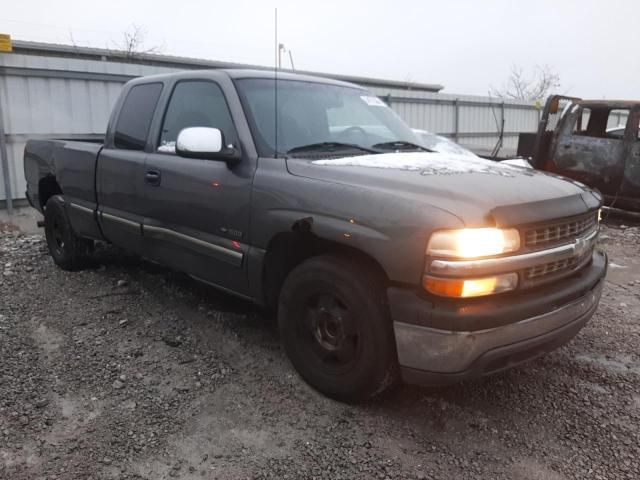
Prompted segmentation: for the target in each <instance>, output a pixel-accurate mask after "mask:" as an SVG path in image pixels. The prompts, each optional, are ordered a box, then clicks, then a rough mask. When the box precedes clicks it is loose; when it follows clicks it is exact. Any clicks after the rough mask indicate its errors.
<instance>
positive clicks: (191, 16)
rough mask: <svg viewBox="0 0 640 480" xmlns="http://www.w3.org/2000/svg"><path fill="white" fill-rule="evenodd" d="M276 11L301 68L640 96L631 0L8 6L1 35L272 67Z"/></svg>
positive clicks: (77, 1)
mask: <svg viewBox="0 0 640 480" xmlns="http://www.w3.org/2000/svg"><path fill="white" fill-rule="evenodd" d="M275 6H277V7H278V16H279V38H280V41H281V42H282V43H284V44H285V45H286V46H287V47H288V48H289V49H291V51H292V53H293V60H294V63H295V66H296V68H298V69H304V70H314V71H322V72H331V73H342V74H352V75H361V76H373V77H380V78H388V79H394V80H404V81H413V82H423V83H438V84H442V85H444V86H445V90H444V91H446V92H450V93H461V94H479V95H486V93H487V91H488V90H489V88H490V87H491V86H494V87H500V86H501V85H503V84H504V83H505V81H506V79H507V78H508V76H509V67H510V65H512V64H515V65H519V66H521V67H522V68H524V69H525V71H532V70H533V69H534V68H535V66H536V65H549V66H550V67H551V68H553V69H554V70H555V71H556V72H557V73H558V74H559V75H560V80H561V84H562V86H561V90H562V92H566V93H570V94H572V95H576V96H583V97H593V98H633V99H638V98H640V82H639V79H640V55H638V50H639V48H640V26H639V23H638V22H639V20H640V1H639V0H626V1H623V0H608V1H595V0H586V1H585V0H556V1H552V0H535V1H528V0H527V1H525V0H520V1H515V0H514V1H506V0H505V1H501V0H484V1H474V0H459V1H455V0H450V1H448V2H443V1H441V0H440V1H430V0H413V1H409V0H405V1H401V0H396V1H381V0H368V1H350V0H342V1H333V0H316V1H313V2H309V1H303V0H298V1H280V2H272V1H258V0H254V1H242V0H235V1H232V2H230V1H224V2H221V1H216V0H181V1H175V0H172V1H169V0H154V1H140V0H135V1H134V0H129V1H123V0H110V1H109V2H92V1H87V0H57V1H56V2H52V1H51V0H20V1H9V0H4V1H3V2H2V7H1V8H0V33H9V34H11V35H12V36H13V37H14V38H16V39H21V40H34V41H42V42H55V43H67V44H68V43H70V42H71V36H72V35H73V39H74V41H75V43H76V44H77V45H87V46H93V47H109V48H113V47H114V46H115V44H116V43H118V42H119V41H121V37H122V32H123V31H125V30H127V29H128V28H130V26H131V25H132V24H137V25H140V26H143V27H144V28H145V29H146V31H147V35H146V45H147V47H151V46H156V45H163V46H164V48H163V51H162V52H163V53H165V54H172V55H182V56H189V57H198V58H207V59H214V60H227V61H234V62H242V63H253V64H260V65H273V62H274V33H273V32H274V24H273V23H274V22H273V19H274V10H273V9H274V7H275ZM285 65H288V64H285Z"/></svg>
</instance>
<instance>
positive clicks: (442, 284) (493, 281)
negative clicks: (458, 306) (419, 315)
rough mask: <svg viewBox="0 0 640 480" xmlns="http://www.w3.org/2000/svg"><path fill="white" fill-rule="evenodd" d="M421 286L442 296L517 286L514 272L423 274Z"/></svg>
mask: <svg viewBox="0 0 640 480" xmlns="http://www.w3.org/2000/svg"><path fill="white" fill-rule="evenodd" d="M422 286H423V287H424V289H425V290H427V291H428V292H430V293H433V294H434V295H440V296H442V297H460V298H471V297H481V296H483V295H492V294H495V293H502V292H508V291H509V290H515V288H516V287H517V286H518V275H517V274H516V273H504V274H502V275H495V276H492V277H485V278H473V279H468V278H467V279H460V278H437V277H430V276H428V275H425V276H424V277H423V278H422Z"/></svg>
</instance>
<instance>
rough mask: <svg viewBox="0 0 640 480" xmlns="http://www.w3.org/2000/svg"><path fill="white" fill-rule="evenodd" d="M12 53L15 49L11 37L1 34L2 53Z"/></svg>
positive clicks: (0, 47)
mask: <svg viewBox="0 0 640 480" xmlns="http://www.w3.org/2000/svg"><path fill="white" fill-rule="evenodd" d="M11 51H13V47H12V46H11V35H7V34H6V33H0V52H11Z"/></svg>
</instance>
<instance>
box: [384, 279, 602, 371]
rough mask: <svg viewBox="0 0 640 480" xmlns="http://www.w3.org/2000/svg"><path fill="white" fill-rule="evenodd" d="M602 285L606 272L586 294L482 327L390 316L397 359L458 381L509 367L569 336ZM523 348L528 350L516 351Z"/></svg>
mask: <svg viewBox="0 0 640 480" xmlns="http://www.w3.org/2000/svg"><path fill="white" fill-rule="evenodd" d="M603 285H604V278H602V279H600V281H599V282H598V283H597V284H596V285H595V286H594V287H593V288H592V289H591V290H589V291H588V292H587V293H586V294H585V295H583V296H582V297H580V298H578V299H577V300H575V301H573V302H570V303H567V304H565V305H563V306H562V307H560V308H557V309H556V310H553V311H551V312H548V313H545V314H542V315H538V316H535V317H531V318H527V319H524V320H521V321H519V322H516V323H512V324H508V325H503V326H500V327H495V328H489V329H485V330H478V331H473V332H466V331H449V330H441V329H436V328H430V327H424V326H420V325H412V324H408V323H403V322H401V321H394V324H393V326H394V331H395V337H396V345H397V351H398V361H399V363H400V366H401V367H403V369H404V370H406V369H409V370H415V371H422V372H424V373H433V374H435V375H436V376H438V375H445V376H451V377H455V380H456V381H457V380H460V379H463V378H466V377H469V376H478V375H482V374H485V373H491V371H497V370H501V369H503V368H507V367H509V366H512V365H514V364H515V363H519V361H518V359H520V360H521V361H524V360H527V359H529V358H533V357H534V356H537V355H538V354H540V353H543V352H544V348H542V346H543V345H551V348H548V349H547V351H548V350H550V349H552V348H556V346H557V345H555V346H553V345H554V341H555V340H564V341H568V340H569V339H571V338H572V337H573V336H574V335H575V334H576V333H577V332H578V331H579V330H580V329H581V328H582V327H583V326H584V324H585V323H586V322H587V321H588V320H589V319H590V318H591V316H592V315H593V314H594V312H595V311H596V308H597V307H598V302H599V300H600V296H601V294H602V288H603ZM564 341H562V342H560V344H562V343H564ZM535 347H540V348H538V350H539V351H537V350H535ZM523 352H525V353H526V352H530V353H531V355H529V356H528V357H527V356H526V355H518V353H523ZM536 352H537V353H536ZM501 358H502V359H504V360H505V364H504V365H503V366H501V367H500V368H497V367H496V365H498V364H500V363H499V362H496V360H499V359H501ZM500 365H502V364H500ZM418 383H448V382H447V381H445V382H440V381H435V382H418Z"/></svg>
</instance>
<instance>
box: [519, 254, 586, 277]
mask: <svg viewBox="0 0 640 480" xmlns="http://www.w3.org/2000/svg"><path fill="white" fill-rule="evenodd" d="M576 263H578V259H577V258H565V259H564V260H558V261H557V262H551V263H545V264H543V265H536V266H535V267H530V268H527V270H526V271H525V277H527V278H528V279H529V280H531V279H532V278H538V277H544V276H545V275H551V274H553V273H556V272H561V271H563V270H568V269H570V268H571V267H573V266H574V265H575V264H576Z"/></svg>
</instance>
